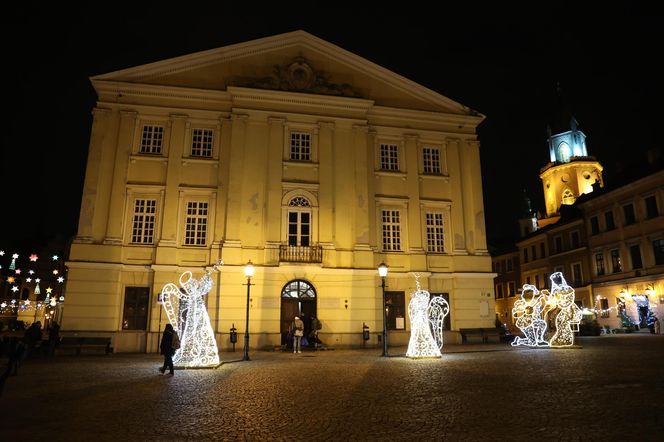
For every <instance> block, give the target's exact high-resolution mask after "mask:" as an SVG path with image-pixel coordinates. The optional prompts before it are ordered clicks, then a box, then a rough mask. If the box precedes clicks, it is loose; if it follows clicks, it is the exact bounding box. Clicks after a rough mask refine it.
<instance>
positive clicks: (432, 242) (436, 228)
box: [426, 212, 500, 272]
mask: <svg viewBox="0 0 664 442" xmlns="http://www.w3.org/2000/svg"><path fill="white" fill-rule="evenodd" d="M426 222H427V250H428V251H429V252H433V253H443V252H444V251H445V240H444V235H443V233H444V229H443V214H442V213H428V212H427V214H426ZM496 271H497V272H500V263H497V264H496Z"/></svg>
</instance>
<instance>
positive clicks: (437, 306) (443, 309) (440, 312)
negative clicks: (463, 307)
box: [428, 296, 450, 350]
mask: <svg viewBox="0 0 664 442" xmlns="http://www.w3.org/2000/svg"><path fill="white" fill-rule="evenodd" d="M449 312H450V305H449V304H448V303H447V301H446V300H445V298H443V297H442V296H434V297H433V298H431V301H429V311H428V313H429V326H430V327H431V331H432V334H433V338H434V339H435V340H436V344H437V345H438V349H439V350H440V349H441V348H443V324H444V320H445V316H447V315H448V313H449Z"/></svg>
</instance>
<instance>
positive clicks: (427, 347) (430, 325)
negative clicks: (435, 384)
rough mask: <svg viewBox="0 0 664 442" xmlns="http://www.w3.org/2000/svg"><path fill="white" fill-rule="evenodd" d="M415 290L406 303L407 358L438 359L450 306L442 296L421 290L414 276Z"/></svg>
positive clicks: (440, 354)
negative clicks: (407, 320) (407, 323)
mask: <svg viewBox="0 0 664 442" xmlns="http://www.w3.org/2000/svg"><path fill="white" fill-rule="evenodd" d="M415 283H416V287H417V288H416V290H415V293H413V294H412V296H411V299H410V302H409V303H408V318H409V319H410V340H409V341H408V351H406V356H407V357H409V358H440V357H442V353H441V352H440V350H441V349H442V348H443V323H444V320H445V316H447V315H448V314H449V312H450V305H449V304H448V303H447V301H446V300H445V299H444V298H443V297H442V296H434V297H433V298H431V294H430V293H429V292H428V291H426V290H422V288H421V287H420V279H419V275H415Z"/></svg>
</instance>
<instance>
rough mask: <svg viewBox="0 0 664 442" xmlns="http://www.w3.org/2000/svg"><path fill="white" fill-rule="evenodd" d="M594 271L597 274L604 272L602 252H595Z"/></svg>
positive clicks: (600, 274)
mask: <svg viewBox="0 0 664 442" xmlns="http://www.w3.org/2000/svg"><path fill="white" fill-rule="evenodd" d="M595 272H596V273H597V276H602V275H603V274H604V254H603V253H595Z"/></svg>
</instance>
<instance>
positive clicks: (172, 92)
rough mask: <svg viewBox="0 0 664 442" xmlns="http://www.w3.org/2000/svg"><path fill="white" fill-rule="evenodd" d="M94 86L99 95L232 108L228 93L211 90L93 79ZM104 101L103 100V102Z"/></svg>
mask: <svg viewBox="0 0 664 442" xmlns="http://www.w3.org/2000/svg"><path fill="white" fill-rule="evenodd" d="M91 81H92V86H93V87H94V88H95V91H96V92H97V95H98V96H99V97H101V96H102V95H104V94H108V95H116V96H118V97H127V96H130V97H139V98H166V99H169V100H194V101H202V102H207V103H214V104H217V105H218V106H230V104H231V102H230V97H229V95H228V93H227V92H224V91H215V90H209V89H192V88H186V87H177V86H157V85H152V84H140V83H126V82H119V81H108V80H98V79H92V80H91ZM102 101H103V100H102Z"/></svg>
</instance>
